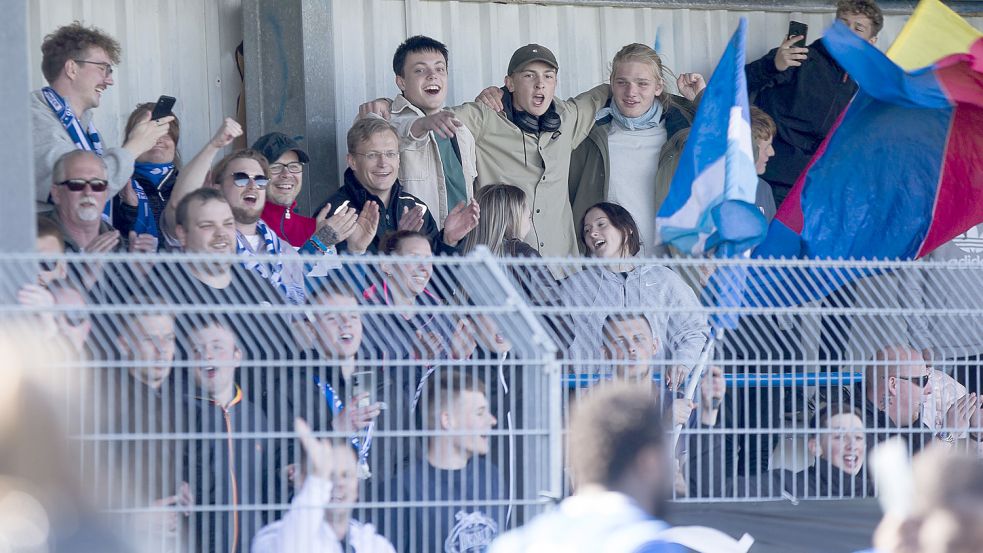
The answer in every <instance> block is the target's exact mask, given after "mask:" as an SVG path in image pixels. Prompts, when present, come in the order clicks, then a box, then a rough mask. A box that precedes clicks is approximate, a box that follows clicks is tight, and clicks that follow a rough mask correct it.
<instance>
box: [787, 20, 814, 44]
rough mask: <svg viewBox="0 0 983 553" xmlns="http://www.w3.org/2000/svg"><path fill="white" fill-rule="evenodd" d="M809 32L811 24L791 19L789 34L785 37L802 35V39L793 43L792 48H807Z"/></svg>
mask: <svg viewBox="0 0 983 553" xmlns="http://www.w3.org/2000/svg"><path fill="white" fill-rule="evenodd" d="M808 33H809V26H808V25H806V24H805V23H800V22H798V21H789V22H788V34H787V35H785V38H792V37H794V36H801V37H802V40H798V41H796V42H795V43H794V44H792V48H805V45H806V36H807V35H808Z"/></svg>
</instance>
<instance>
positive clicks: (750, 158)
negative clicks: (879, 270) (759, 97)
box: [656, 18, 768, 328]
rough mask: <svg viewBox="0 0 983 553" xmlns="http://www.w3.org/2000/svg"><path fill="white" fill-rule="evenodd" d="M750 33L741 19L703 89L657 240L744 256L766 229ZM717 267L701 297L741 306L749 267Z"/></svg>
mask: <svg viewBox="0 0 983 553" xmlns="http://www.w3.org/2000/svg"><path fill="white" fill-rule="evenodd" d="M746 34H747V20H746V19H744V18H741V22H740V24H738V26H737V31H735V32H734V36H733V37H731V39H730V42H729V43H728V44H727V48H726V49H725V50H724V53H723V56H721V58H720V62H719V63H718V64H717V68H716V69H715V70H714V71H713V76H712V77H710V82H709V83H708V84H707V87H706V89H705V90H704V91H703V98H702V100H700V106H699V109H698V110H697V112H696V119H695V120H694V121H693V127H692V130H691V131H690V136H689V140H687V141H686V146H685V147H684V148H683V153H682V155H681V157H680V160H679V167H678V168H677V169H676V174H675V175H673V178H672V184H671V185H670V187H669V195H668V196H667V197H666V200H665V202H664V203H663V204H662V207H661V208H660V209H659V214H658V216H657V217H656V242H657V243H664V244H670V245H672V246H673V247H675V248H676V249H678V250H680V251H682V252H684V253H686V254H688V255H691V256H704V255H712V256H714V257H738V256H742V255H744V254H745V253H746V252H747V251H748V250H750V249H751V248H753V247H754V246H756V245H757V244H759V243H760V242H761V241H762V240H764V237H765V233H766V232H767V230H768V229H767V222H766V220H765V217H764V215H763V214H762V213H761V210H759V209H758V207H757V206H756V205H755V203H754V199H755V192H756V191H757V186H758V175H757V172H756V171H755V168H754V154H753V152H752V147H753V146H752V141H751V114H750V108H749V107H748V97H747V80H746V78H745V75H744V45H745V42H746ZM717 273H719V275H718V276H717V277H716V280H712V281H711V285H712V286H708V288H707V289H706V290H704V293H703V297H702V301H703V303H704V304H706V305H714V306H719V307H724V306H728V305H729V306H732V307H738V306H740V305H741V303H742V298H743V292H742V290H743V282H744V277H745V272H744V269H737V268H733V269H731V270H728V271H717ZM724 273H726V274H724ZM711 324H712V325H713V326H714V327H715V328H733V327H734V326H736V324H737V320H736V317H720V316H713V317H711Z"/></svg>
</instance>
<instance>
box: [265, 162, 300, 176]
mask: <svg viewBox="0 0 983 553" xmlns="http://www.w3.org/2000/svg"><path fill="white" fill-rule="evenodd" d="M284 169H286V170H287V172H290V173H300V172H301V171H303V170H304V164H303V163H301V162H299V161H291V162H290V163H287V164H283V163H274V164H273V165H270V173H272V174H274V175H279V174H280V173H282V172H283V170H284Z"/></svg>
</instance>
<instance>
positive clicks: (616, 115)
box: [594, 98, 662, 131]
mask: <svg viewBox="0 0 983 553" xmlns="http://www.w3.org/2000/svg"><path fill="white" fill-rule="evenodd" d="M605 117H611V118H612V119H614V120H615V121H617V122H618V124H620V125H621V126H622V127H624V128H625V129H628V130H629V131H641V130H645V129H653V128H655V127H658V126H659V124H660V123H661V122H662V102H660V101H659V99H658V98H656V99H655V102H653V103H652V107H650V108H649V110H648V111H646V112H645V113H643V114H642V115H639V116H638V117H625V115H624V114H623V113H621V110H619V109H618V104H616V103H615V102H613V101H612V102H611V103H610V105H608V106H607V107H603V108H601V109H600V110H599V111H598V112H597V115H595V116H594V120H595V121H600V120H601V119H604V118H605Z"/></svg>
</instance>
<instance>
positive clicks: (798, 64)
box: [745, 0, 884, 206]
mask: <svg viewBox="0 0 983 553" xmlns="http://www.w3.org/2000/svg"><path fill="white" fill-rule="evenodd" d="M836 19H838V20H839V21H841V22H843V23H844V24H845V25H847V26H848V27H850V29H851V30H852V31H853V32H855V33H856V34H857V35H858V36H860V37H861V38H863V39H864V40H867V41H868V42H870V43H871V44H873V43H875V42H877V33H879V32H880V30H881V28H882V27H883V26H884V16H883V14H881V9H880V8H879V7H878V6H877V3H876V2H874V0H839V1H838V2H837V4H836ZM804 38H805V37H802V36H792V37H787V38H786V40H785V41H783V42H782V44H781V46H779V47H778V48H775V49H774V50H772V51H770V52H768V53H767V54H765V55H764V56H763V57H762V58H761V59H759V60H758V61H755V62H752V63H750V64H748V65H747V67H746V68H745V71H746V73H747V85H748V94H750V95H751V100H752V102H753V103H754V104H755V105H757V106H758V107H760V108H761V109H763V110H764V111H765V112H767V113H768V115H770V116H772V118H774V119H775V122H776V123H777V125H778V134H777V135H776V136H775V140H774V143H773V146H774V148H775V158H774V159H773V160H772V161H771V162H770V163H769V164H768V170H767V171H766V172H765V174H764V179H765V180H767V181H768V182H769V183H771V186H772V192H773V193H774V194H775V205H778V206H780V205H781V203H782V201H783V200H784V199H785V196H787V195H788V193H789V191H790V190H791V188H792V185H794V184H795V181H796V180H797V179H798V178H799V175H800V174H802V171H803V170H804V169H805V167H806V165H807V164H808V163H809V160H810V159H811V158H812V156H813V154H815V153H816V150H817V149H818V148H819V145H820V144H821V143H822V141H823V139H824V138H826V134H827V133H828V132H829V130H830V129H831V128H832V127H833V125H834V124H835V123H836V120H837V119H838V118H839V116H840V114H841V113H843V110H844V109H845V108H846V106H847V104H849V103H850V100H851V99H852V98H853V95H854V94H855V93H856V92H857V84H856V83H855V82H854V81H853V79H851V78H850V76H849V75H847V73H846V71H845V70H844V69H843V68H842V67H840V65H839V64H838V63H836V61H835V60H834V59H833V58H832V57H831V56H830V55H829V52H828V51H827V50H826V48H825V46H823V44H822V42H820V41H819V40H816V41H815V42H813V43H812V44H811V45H809V47H808V48H798V47H795V46H794V44H795V43H796V42H797V41H799V40H803V39H804Z"/></svg>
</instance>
